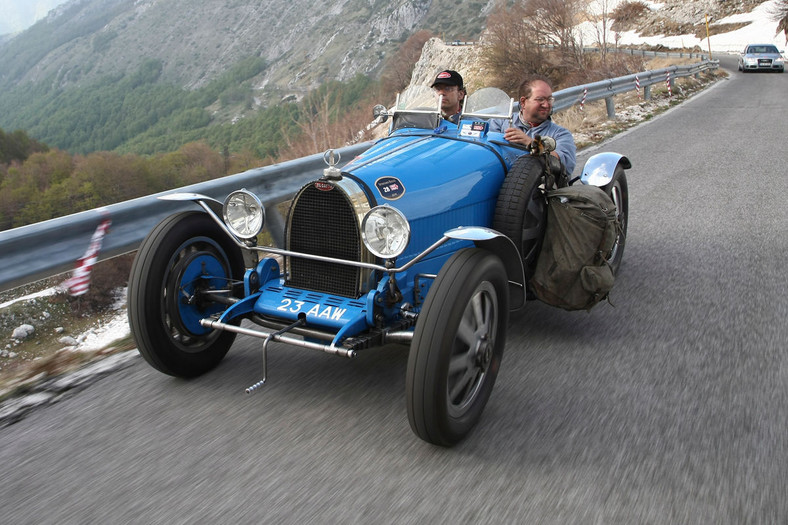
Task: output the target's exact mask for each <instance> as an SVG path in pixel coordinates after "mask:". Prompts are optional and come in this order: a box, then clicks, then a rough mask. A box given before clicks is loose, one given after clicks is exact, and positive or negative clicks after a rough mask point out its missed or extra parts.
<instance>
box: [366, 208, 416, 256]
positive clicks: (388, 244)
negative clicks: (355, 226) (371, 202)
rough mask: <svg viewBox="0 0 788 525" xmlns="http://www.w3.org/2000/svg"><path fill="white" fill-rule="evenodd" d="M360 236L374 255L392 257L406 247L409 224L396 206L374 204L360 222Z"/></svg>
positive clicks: (408, 237)
mask: <svg viewBox="0 0 788 525" xmlns="http://www.w3.org/2000/svg"><path fill="white" fill-rule="evenodd" d="M361 238H362V240H363V241H364V246H366V247H367V250H369V251H370V253H372V254H373V255H374V256H375V257H380V258H381V259H393V258H395V257H399V256H400V255H402V252H404V251H405V248H407V247H408V243H409V242H410V224H409V223H408V220H407V219H406V218H405V216H404V215H403V214H402V212H401V211H399V210H398V209H397V208H394V207H393V206H389V205H385V204H384V205H381V206H376V207H374V208H372V209H371V210H369V212H367V214H366V215H365V216H364V220H363V221H362V222H361Z"/></svg>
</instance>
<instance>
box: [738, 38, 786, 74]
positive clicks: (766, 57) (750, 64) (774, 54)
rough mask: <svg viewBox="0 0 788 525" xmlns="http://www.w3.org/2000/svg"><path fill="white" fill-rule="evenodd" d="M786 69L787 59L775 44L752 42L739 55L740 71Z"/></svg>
mask: <svg viewBox="0 0 788 525" xmlns="http://www.w3.org/2000/svg"><path fill="white" fill-rule="evenodd" d="M784 70H785V59H784V58H783V56H782V54H781V53H780V51H778V50H777V47H776V46H775V45H773V44H750V45H748V46H747V47H745V48H744V51H743V52H742V54H741V55H739V71H742V72H744V73H746V72H747V71H779V72H780V73H782V72H783V71H784Z"/></svg>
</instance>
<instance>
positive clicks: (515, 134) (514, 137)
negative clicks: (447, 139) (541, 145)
mask: <svg viewBox="0 0 788 525" xmlns="http://www.w3.org/2000/svg"><path fill="white" fill-rule="evenodd" d="M519 97H520V112H519V113H517V114H516V115H515V116H514V118H513V119H512V122H511V125H510V126H509V127H506V126H507V124H508V119H492V120H490V131H499V132H503V134H504V138H505V139H506V140H508V141H509V142H513V143H515V144H522V145H523V146H528V145H529V144H530V143H531V141H533V137H535V136H536V135H540V136H542V137H552V138H553V139H555V151H553V152H552V153H551V155H553V156H555V157H558V159H560V160H561V164H562V165H563V166H564V168H565V169H566V173H567V175H569V176H571V175H572V172H573V171H574V169H575V164H576V163H577V159H576V154H577V147H576V146H575V139H574V137H573V136H572V133H571V132H570V131H569V130H568V129H566V128H563V127H561V126H559V125H558V124H556V123H555V122H553V121H552V120H551V119H550V114H551V113H552V112H553V100H554V99H553V88H552V86H551V84H550V80H549V79H548V78H547V77H544V76H541V75H532V76H529V77H527V78H526V79H525V80H524V81H523V82H522V84H520V89H519ZM505 127H506V128H505Z"/></svg>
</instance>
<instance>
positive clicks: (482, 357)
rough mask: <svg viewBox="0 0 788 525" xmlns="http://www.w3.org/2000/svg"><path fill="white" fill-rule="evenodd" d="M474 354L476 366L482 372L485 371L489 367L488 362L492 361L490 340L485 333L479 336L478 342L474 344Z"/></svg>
mask: <svg viewBox="0 0 788 525" xmlns="http://www.w3.org/2000/svg"><path fill="white" fill-rule="evenodd" d="M475 354H476V359H475V361H476V363H475V364H476V366H477V367H479V368H481V369H482V370H487V367H488V366H490V362H491V361H492V355H493V348H492V345H491V344H490V338H489V337H488V335H487V334H486V333H485V334H482V335H481V336H479V340H478V341H477V343H476V352H475Z"/></svg>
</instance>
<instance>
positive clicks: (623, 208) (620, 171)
mask: <svg viewBox="0 0 788 525" xmlns="http://www.w3.org/2000/svg"><path fill="white" fill-rule="evenodd" d="M602 189H603V190H605V193H607V195H608V197H610V198H611V200H612V201H613V204H615V205H616V218H617V219H618V223H619V225H620V226H621V227H620V230H619V232H618V234H617V235H616V243H615V244H614V245H613V249H612V250H611V251H610V257H609V259H608V261H609V262H610V267H611V269H612V270H613V274H614V275H615V274H617V273H618V269H619V267H620V266H621V260H622V259H623V258H624V246H625V245H626V241H627V224H628V222H629V190H628V188H627V176H626V174H625V173H624V168H623V167H622V166H621V164H619V165H617V166H616V169H615V170H614V172H613V179H612V180H611V181H610V182H609V183H608V184H607V186H605V187H604V188H602Z"/></svg>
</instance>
